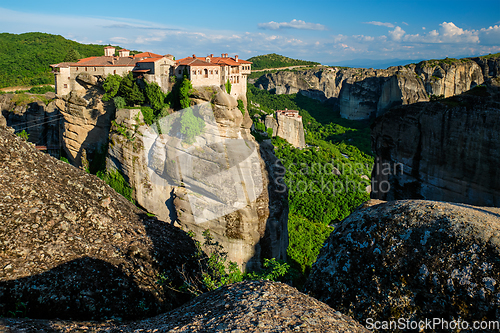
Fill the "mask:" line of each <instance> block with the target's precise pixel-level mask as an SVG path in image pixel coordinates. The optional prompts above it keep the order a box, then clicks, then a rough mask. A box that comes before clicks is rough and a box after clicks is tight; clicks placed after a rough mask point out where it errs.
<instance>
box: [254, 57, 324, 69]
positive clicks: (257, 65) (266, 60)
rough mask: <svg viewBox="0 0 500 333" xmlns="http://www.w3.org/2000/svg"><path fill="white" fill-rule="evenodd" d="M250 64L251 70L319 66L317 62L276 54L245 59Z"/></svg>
mask: <svg viewBox="0 0 500 333" xmlns="http://www.w3.org/2000/svg"><path fill="white" fill-rule="evenodd" d="M247 60H248V61H251V62H252V69H265V68H279V67H286V66H302V65H304V66H314V65H320V63H319V62H314V61H306V60H298V59H292V58H288V57H285V56H282V55H279V54H276V53H271V54H265V55H260V56H256V57H252V58H250V59H247Z"/></svg>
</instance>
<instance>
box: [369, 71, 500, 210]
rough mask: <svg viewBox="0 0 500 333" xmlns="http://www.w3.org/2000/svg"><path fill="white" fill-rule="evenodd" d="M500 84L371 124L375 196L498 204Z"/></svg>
mask: <svg viewBox="0 0 500 333" xmlns="http://www.w3.org/2000/svg"><path fill="white" fill-rule="evenodd" d="M499 100H500V81H499V79H498V78H496V79H492V80H491V84H488V85H485V86H481V87H476V88H474V89H472V90H470V91H469V92H467V93H465V94H462V95H458V96H454V97H451V98H448V99H442V100H439V101H437V102H431V103H418V104H414V105H408V106H404V107H403V106H401V107H397V108H394V109H393V110H391V111H390V112H388V113H386V114H385V115H384V116H382V117H380V118H378V119H377V120H376V121H375V122H374V123H373V125H372V150H373V152H374V153H375V155H376V159H375V167H374V169H373V172H372V189H373V191H372V194H371V196H372V198H377V199H382V200H395V199H429V200H442V201H451V202H462V203H468V204H473V205H481V206H499V205H500V173H499V172H500V171H499V169H498V165H499V164H500V152H499V151H498V149H497V147H498V146H499V145H500V137H499V135H498V128H499V126H500V103H499V102H498V101H499Z"/></svg>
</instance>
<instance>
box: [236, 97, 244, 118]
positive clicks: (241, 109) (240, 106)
mask: <svg viewBox="0 0 500 333" xmlns="http://www.w3.org/2000/svg"><path fill="white" fill-rule="evenodd" d="M238 109H239V110H240V111H241V114H242V115H245V105H243V101H242V100H241V99H239V100H238Z"/></svg>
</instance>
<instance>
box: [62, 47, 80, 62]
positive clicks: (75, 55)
mask: <svg viewBox="0 0 500 333" xmlns="http://www.w3.org/2000/svg"><path fill="white" fill-rule="evenodd" d="M80 58H81V56H80V53H79V52H78V51H77V50H75V49H71V50H69V51H68V53H66V56H65V57H64V61H68V62H77V61H78V60H80Z"/></svg>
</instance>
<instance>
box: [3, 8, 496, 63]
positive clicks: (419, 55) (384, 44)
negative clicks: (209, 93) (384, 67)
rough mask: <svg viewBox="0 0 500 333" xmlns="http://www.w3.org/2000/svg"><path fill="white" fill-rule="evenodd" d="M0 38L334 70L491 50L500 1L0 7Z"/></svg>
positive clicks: (465, 54)
mask: <svg viewBox="0 0 500 333" xmlns="http://www.w3.org/2000/svg"><path fill="white" fill-rule="evenodd" d="M0 17H2V19H1V20H0V31H1V32H10V33H23V32H30V31H40V32H47V33H52V34H58V35H62V36H64V37H66V38H68V39H72V40H75V41H78V42H83V43H99V44H108V43H109V44H113V45H120V46H122V47H125V48H129V49H133V50H141V51H151V52H155V53H160V54H167V53H170V54H173V55H174V56H176V57H177V58H181V57H185V56H188V55H192V54H197V55H199V56H204V55H207V54H210V53H213V54H215V55H220V54H221V53H229V54H230V55H234V54H238V55H239V56H240V58H243V59H248V58H249V57H252V56H255V55H259V54H266V53H273V52H274V53H279V54H283V55H286V56H289V57H293V58H299V59H305V60H314V61H318V62H321V63H334V62H339V61H345V60H351V59H374V60H382V59H396V58H397V59H430V58H444V57H464V56H474V55H483V54H488V53H497V52H500V0H484V1H481V2H473V1H446V0H445V1H439V0H434V1H425V0H424V1H422V0H421V1H404V0H400V1H373V0H344V1H314V2H313V1H300V2H299V1H293V0H290V1H280V0H275V1H269V0H267V1H262V0H254V1H249V2H244V1H232V2H214V1H195V0H191V1H185V2H182V1H176V2H170V1H128V0H123V1H120V2H109V1H102V0H101V1H95V0H87V1H51V2H50V4H49V3H47V2H43V1H17V2H14V1H9V2H4V3H2V4H0Z"/></svg>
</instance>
